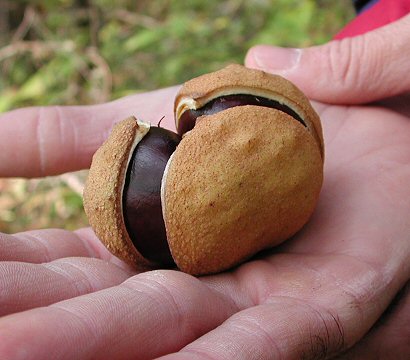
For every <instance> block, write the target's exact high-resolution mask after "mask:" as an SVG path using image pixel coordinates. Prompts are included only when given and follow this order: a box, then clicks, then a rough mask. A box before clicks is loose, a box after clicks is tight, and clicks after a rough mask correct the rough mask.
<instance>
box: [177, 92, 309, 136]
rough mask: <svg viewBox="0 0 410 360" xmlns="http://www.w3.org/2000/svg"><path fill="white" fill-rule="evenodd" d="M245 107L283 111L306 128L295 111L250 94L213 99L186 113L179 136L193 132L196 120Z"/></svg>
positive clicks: (181, 121) (179, 127) (182, 116)
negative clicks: (252, 106) (236, 107)
mask: <svg viewBox="0 0 410 360" xmlns="http://www.w3.org/2000/svg"><path fill="white" fill-rule="evenodd" d="M244 105H256V106H264V107H268V108H272V109H277V110H280V111H283V112H284V113H286V114H288V115H290V116H292V117H293V118H294V119H295V120H297V121H299V122H300V123H301V124H302V125H303V126H306V124H305V122H304V121H303V120H302V118H301V117H300V116H299V115H298V114H297V113H296V112H295V111H294V110H292V109H291V108H290V107H288V106H286V105H285V104H281V103H280V102H278V101H276V100H272V99H268V98H265V97H261V96H255V95H249V94H233V95H225V96H220V97H218V98H216V99H213V100H211V101H210V102H208V103H207V104H205V105H204V106H202V107H201V108H199V109H197V110H192V109H191V110H187V111H185V112H184V113H183V114H182V115H181V118H180V121H179V123H178V129H177V130H178V134H185V133H186V132H187V131H189V130H192V129H193V128H194V126H195V122H196V119H197V118H198V117H200V116H203V115H212V114H215V113H217V112H220V111H223V110H226V109H229V108H231V107H235V106H244Z"/></svg>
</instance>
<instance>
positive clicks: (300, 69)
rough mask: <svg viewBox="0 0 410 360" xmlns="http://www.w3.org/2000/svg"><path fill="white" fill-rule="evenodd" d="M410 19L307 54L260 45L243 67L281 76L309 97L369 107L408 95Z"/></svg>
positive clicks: (309, 50)
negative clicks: (373, 103)
mask: <svg viewBox="0 0 410 360" xmlns="http://www.w3.org/2000/svg"><path fill="white" fill-rule="evenodd" d="M409 32H410V15H408V16H406V17H404V18H402V19H401V20H398V21H396V22H394V23H392V24H389V25H387V26H385V27H382V28H379V29H377V30H374V31H371V32H368V33H366V34H364V35H360V36H357V37H352V38H346V39H344V40H342V41H331V42H330V43H328V44H325V45H322V46H315V47H311V48H306V49H285V48H277V47H272V46H256V47H254V48H252V49H250V50H249V52H248V54H247V56H246V60H245V63H246V65H247V66H249V67H253V68H259V69H262V70H265V71H267V72H271V73H277V74H279V75H283V76H284V77H286V78H288V79H289V80H291V81H293V82H295V83H296V85H298V86H299V87H300V88H301V89H302V90H303V91H304V92H305V93H306V94H307V95H308V96H309V97H310V98H312V99H315V100H319V101H322V102H328V103H332V104H358V103H367V102H371V101H375V100H379V99H383V98H386V97H391V96H394V95H398V94H402V93H405V92H408V91H410V78H409V76H408V74H409V73H410V62H409V61H408V59H409V57H410V46H409V44H408V34H409Z"/></svg>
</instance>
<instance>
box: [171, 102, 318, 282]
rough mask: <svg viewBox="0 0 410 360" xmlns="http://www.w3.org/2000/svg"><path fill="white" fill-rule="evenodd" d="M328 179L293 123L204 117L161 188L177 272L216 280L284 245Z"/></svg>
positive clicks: (309, 139) (242, 111)
mask: <svg viewBox="0 0 410 360" xmlns="http://www.w3.org/2000/svg"><path fill="white" fill-rule="evenodd" d="M322 178H323V159H322V156H321V151H320V147H319V146H318V144H317V142H316V139H315V138H314V137H313V136H312V134H311V133H310V132H309V131H308V129H307V128H306V127H304V126H303V125H302V124H300V123H299V122H298V121H296V120H295V119H293V118H292V117H291V116H289V115H287V114H285V113H283V112H281V111H277V110H274V109H269V108H264V107H258V106H241V107H234V108H231V109H228V110H225V111H222V112H220V113H217V114H215V115H211V116H204V117H201V118H200V120H199V121H198V122H197V125H196V126H195V128H194V129H193V130H191V131H190V132H188V133H187V134H186V135H185V136H184V138H183V139H182V141H181V143H180V144H179V146H178V148H177V150H176V151H175V153H174V154H173V156H172V158H171V160H170V163H169V166H168V169H167V174H166V181H165V182H164V185H163V186H164V187H165V189H164V199H163V205H164V209H163V211H164V215H165V216H164V220H165V224H166V229H167V236H168V242H169V245H170V249H171V252H172V255H173V258H174V260H175V262H176V264H177V266H178V267H179V268H180V269H181V270H183V271H185V272H188V273H191V274H195V275H201V274H209V273H215V272H219V271H223V270H225V269H228V268H230V267H232V266H234V265H236V264H238V263H240V262H242V261H243V260H245V259H247V258H249V257H250V256H252V255H253V254H255V253H256V252H258V251H260V250H262V249H265V248H269V247H271V246H275V245H277V244H279V243H281V242H282V241H284V240H285V239H287V238H289V237H290V236H292V235H293V234H295V233H296V232H297V231H298V230H299V229H300V228H301V227H302V226H303V225H304V224H305V223H306V222H307V221H308V219H309V217H310V216H311V214H312V212H313V210H314V207H315V204H316V202H317V199H318V196H319V192H320V188H321V185H322Z"/></svg>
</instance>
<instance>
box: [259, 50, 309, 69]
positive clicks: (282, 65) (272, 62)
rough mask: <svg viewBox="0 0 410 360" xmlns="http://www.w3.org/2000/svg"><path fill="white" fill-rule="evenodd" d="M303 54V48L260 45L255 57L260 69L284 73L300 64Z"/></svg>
mask: <svg viewBox="0 0 410 360" xmlns="http://www.w3.org/2000/svg"><path fill="white" fill-rule="evenodd" d="M301 54H302V51H301V49H294V48H281V47H276V46H259V47H257V48H256V49H255V50H254V53H253V57H254V61H255V64H256V65H257V66H258V67H259V68H260V69H262V70H265V71H268V72H271V73H282V74H283V73H289V72H290V71H292V70H294V69H295V68H296V67H297V66H298V64H299V61H300V57H301Z"/></svg>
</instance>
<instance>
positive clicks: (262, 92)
mask: <svg viewBox="0 0 410 360" xmlns="http://www.w3.org/2000/svg"><path fill="white" fill-rule="evenodd" d="M232 92H233V93H237V94H239V93H247V94H249V93H250V94H254V95H258V96H264V97H266V98H271V99H275V100H278V101H280V102H282V103H284V104H285V105H287V106H289V107H290V108H292V109H293V110H295V111H296V112H297V113H298V114H299V115H300V116H301V117H302V119H303V120H304V121H305V122H306V124H307V126H308V128H309V130H310V131H311V132H312V135H313V137H314V138H315V140H316V141H317V143H318V144H319V148H320V152H321V155H322V157H323V156H324V146H323V134H322V126H321V123H320V119H319V116H318V115H317V113H316V112H315V110H314V109H313V107H312V106H311V104H310V102H309V100H308V98H307V97H306V96H305V95H304V93H303V92H302V91H301V90H299V89H298V88H297V87H296V86H295V85H294V84H293V83H291V82H290V81H288V80H287V79H285V78H283V77H281V76H279V75H273V74H269V73H266V72H264V71H261V70H256V69H249V68H246V67H244V66H242V65H238V64H232V65H228V66H227V67H225V68H223V69H221V70H218V71H215V72H213V73H208V74H205V75H202V76H199V77H196V78H194V79H192V80H189V81H187V82H186V83H185V84H184V85H183V87H182V88H181V89H180V91H179V93H178V94H177V96H176V98H175V103H174V110H175V113H176V116H177V117H178V115H181V114H178V113H177V109H178V107H179V105H180V103H181V102H185V101H186V100H187V99H193V100H195V102H196V103H197V105H198V107H200V106H203V105H204V104H206V103H207V102H209V101H210V100H212V99H214V98H215V97H218V96H220V94H228V93H232ZM176 121H177V122H178V121H179V119H178V118H176Z"/></svg>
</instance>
